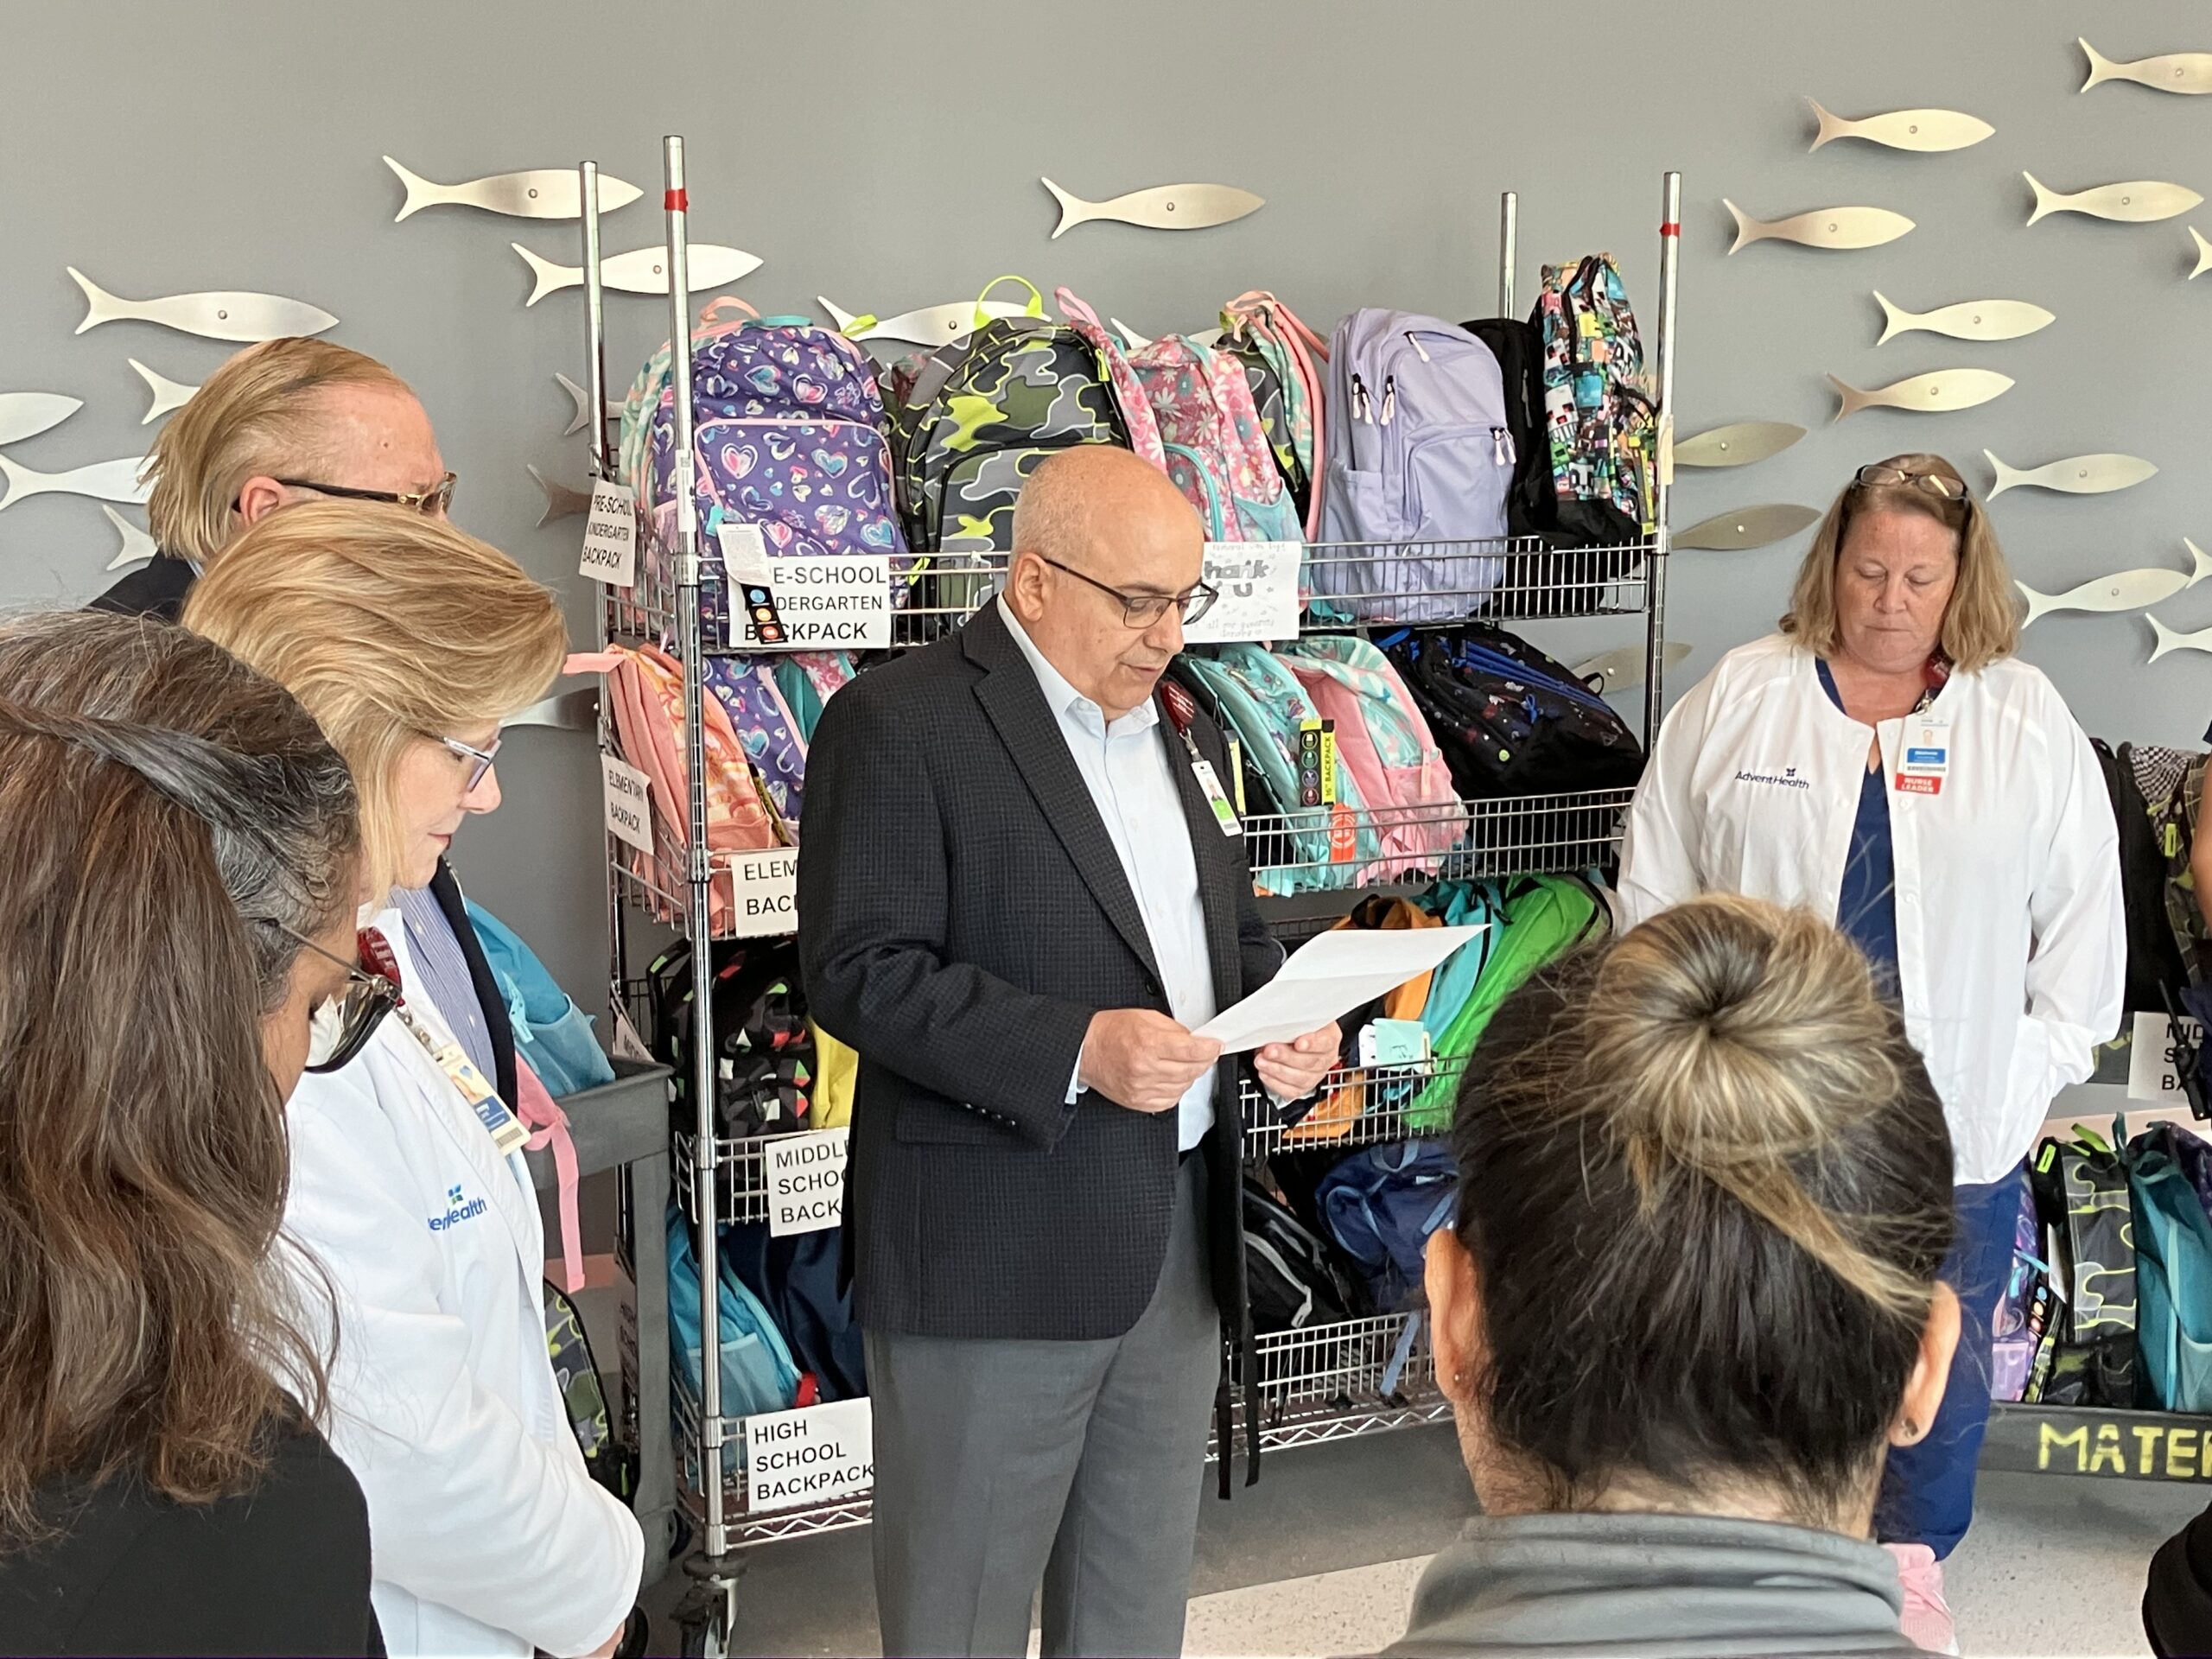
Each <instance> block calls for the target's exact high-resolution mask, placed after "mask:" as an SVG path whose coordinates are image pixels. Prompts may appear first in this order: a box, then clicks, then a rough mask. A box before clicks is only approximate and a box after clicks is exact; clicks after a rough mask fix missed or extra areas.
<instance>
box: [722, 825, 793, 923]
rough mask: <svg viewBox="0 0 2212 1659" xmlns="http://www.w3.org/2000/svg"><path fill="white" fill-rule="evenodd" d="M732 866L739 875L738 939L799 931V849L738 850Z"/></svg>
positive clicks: (737, 880)
mask: <svg viewBox="0 0 2212 1659" xmlns="http://www.w3.org/2000/svg"><path fill="white" fill-rule="evenodd" d="M730 868H731V870H732V873H733V874H734V876H735V878H736V894H735V897H736V900H737V923H736V928H737V937H738V938H741V939H765V938H778V937H780V936H782V935H785V934H789V933H796V932H798V848H796V847H772V848H770V849H768V850H767V851H766V852H765V853H739V854H736V855H734V857H733V858H732V860H731V863H730Z"/></svg>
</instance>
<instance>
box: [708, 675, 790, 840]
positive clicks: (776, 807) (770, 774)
mask: <svg viewBox="0 0 2212 1659" xmlns="http://www.w3.org/2000/svg"><path fill="white" fill-rule="evenodd" d="M706 684H707V690H708V695H709V696H712V697H713V698H714V700H715V702H718V703H720V704H721V708H722V712H723V714H724V715H727V716H728V720H729V724H730V730H731V731H733V732H734V733H735V734H736V735H737V741H738V743H739V746H740V747H742V748H743V749H744V751H745V758H746V760H747V763H748V764H749V765H750V766H752V768H753V776H754V777H755V778H756V779H759V780H760V794H761V798H763V799H764V800H766V802H767V804H768V808H769V810H770V811H772V812H773V813H774V814H775V817H776V827H777V829H778V830H779V833H780V836H781V838H782V840H783V841H784V842H785V844H786V845H789V846H794V847H795V846H797V845H798V821H799V812H800V809H801V806H802V805H803V804H804V800H805V791H806V740H805V739H804V737H802V736H800V735H799V725H798V719H797V717H796V716H795V715H792V713H791V705H790V704H789V703H787V702H785V701H784V694H783V691H782V690H781V689H780V686H779V680H778V676H777V670H776V667H775V665H774V664H773V663H772V661H771V660H769V659H767V658H751V657H709V658H707V669H706Z"/></svg>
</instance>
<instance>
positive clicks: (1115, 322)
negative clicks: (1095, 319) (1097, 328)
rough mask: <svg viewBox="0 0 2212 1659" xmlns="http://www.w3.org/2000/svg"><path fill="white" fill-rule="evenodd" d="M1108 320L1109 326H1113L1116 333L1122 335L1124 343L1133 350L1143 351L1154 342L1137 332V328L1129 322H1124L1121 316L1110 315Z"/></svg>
mask: <svg viewBox="0 0 2212 1659" xmlns="http://www.w3.org/2000/svg"><path fill="white" fill-rule="evenodd" d="M1106 321H1107V324H1108V326H1109V327H1111V328H1112V329H1113V331H1114V332H1115V333H1116V334H1119V335H1120V336H1121V337H1122V344H1123V345H1124V346H1128V348H1129V349H1130V350H1131V351H1133V352H1141V351H1142V350H1144V348H1145V347H1146V346H1149V345H1151V344H1152V342H1151V341H1150V340H1147V339H1146V338H1145V337H1144V336H1143V335H1142V334H1139V333H1137V331H1136V330H1135V329H1134V328H1132V327H1129V325H1128V323H1126V322H1123V321H1122V320H1121V319H1120V318H1119V317H1109V318H1107V319H1106Z"/></svg>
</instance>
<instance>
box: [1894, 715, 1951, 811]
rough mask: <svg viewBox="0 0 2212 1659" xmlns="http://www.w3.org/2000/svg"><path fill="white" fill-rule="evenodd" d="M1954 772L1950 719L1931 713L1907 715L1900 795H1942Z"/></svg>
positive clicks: (1899, 758) (1899, 765)
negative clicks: (1945, 784)
mask: <svg viewBox="0 0 2212 1659" xmlns="http://www.w3.org/2000/svg"><path fill="white" fill-rule="evenodd" d="M1950 771H1951V717H1950V715H1948V714H1941V715H1939V714H1937V713H1936V712H1935V711H1934V710H1932V709H1931V710H1929V711H1927V712H1925V713H1922V714H1915V715H1906V716H1905V717H1904V731H1903V733H1902V734H1900V736H1899V747H1898V752H1897V793H1899V794H1900V795H1941V794H1942V792H1943V779H1945V778H1947V777H1948V776H1949V775H1950Z"/></svg>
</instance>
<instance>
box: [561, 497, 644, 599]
mask: <svg viewBox="0 0 2212 1659" xmlns="http://www.w3.org/2000/svg"><path fill="white" fill-rule="evenodd" d="M576 568H577V569H578V570H579V571H581V572H582V574H583V575H587V576H589V577H590V578H591V579H592V580H593V581H594V582H605V583H606V584H607V586H608V587H610V588H630V587H634V586H636V584H637V580H638V498H637V496H636V495H635V494H634V493H632V491H631V489H630V486H628V485H627V484H613V483H605V482H601V483H596V484H594V485H593V486H591V512H590V515H589V516H588V518H585V520H584V556H583V561H582V563H581V564H579V565H578V566H577V567H576Z"/></svg>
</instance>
